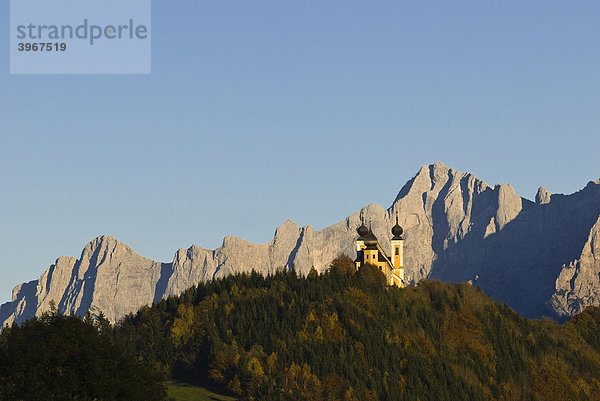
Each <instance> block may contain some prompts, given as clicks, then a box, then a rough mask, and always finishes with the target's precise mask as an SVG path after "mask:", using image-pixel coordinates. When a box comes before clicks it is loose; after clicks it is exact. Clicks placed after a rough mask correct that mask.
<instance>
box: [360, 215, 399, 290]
mask: <svg viewBox="0 0 600 401" xmlns="http://www.w3.org/2000/svg"><path fill="white" fill-rule="evenodd" d="M356 232H357V233H358V238H357V239H356V260H355V261H354V263H355V264H356V268H357V269H360V267H361V266H364V265H366V264H370V265H373V266H376V267H378V268H379V270H381V271H382V272H383V274H385V278H386V281H387V283H388V284H389V285H395V286H398V287H404V286H405V285H406V284H405V281H404V238H403V237H402V233H403V230H402V227H400V225H399V224H398V216H396V225H395V226H394V227H392V238H391V244H392V256H391V257H390V256H388V255H386V253H385V252H384V251H383V249H382V248H381V246H380V245H379V241H378V240H377V237H376V236H375V234H373V231H372V230H371V228H370V227H367V226H365V224H364V222H361V225H360V226H359V227H358V228H357V229H356Z"/></svg>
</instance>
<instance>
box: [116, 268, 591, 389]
mask: <svg viewBox="0 0 600 401" xmlns="http://www.w3.org/2000/svg"><path fill="white" fill-rule="evenodd" d="M117 333H118V335H119V336H122V337H123V338H124V339H126V341H127V342H128V346H130V347H133V348H134V351H135V352H136V353H137V354H139V355H141V356H142V357H143V358H144V359H145V360H147V361H151V362H156V363H160V364H163V365H165V366H167V367H168V368H169V369H171V371H172V372H173V374H174V375H175V376H176V377H180V378H182V377H187V378H196V379H202V378H209V379H210V380H212V381H214V382H217V383H220V384H222V385H223V386H226V387H228V388H229V389H230V390H231V391H232V392H233V393H235V394H237V395H238V396H240V397H241V398H243V399H254V400H280V399H281V400H377V399H379V400H417V399H420V400H458V399H469V400H600V382H599V381H598V379H599V378H600V310H599V309H595V308H588V309H587V310H586V311H585V312H584V313H582V314H580V315H577V316H576V317H574V318H573V319H572V320H571V322H569V323H566V324H564V325H559V324H558V323H556V322H554V321H551V320H527V319H524V318H523V317H521V316H520V315H519V314H517V313H516V312H514V311H513V310H512V309H511V308H509V307H508V306H506V305H504V304H499V303H497V302H494V301H492V300H491V299H490V297H489V296H487V295H485V294H483V293H482V292H481V291H480V290H478V289H476V288H473V287H471V286H470V285H468V284H441V283H439V282H427V281H424V282H421V283H420V284H419V285H418V286H416V287H408V288H404V289H400V288H396V287H391V288H390V287H387V286H385V284H384V281H383V277H382V275H381V273H380V272H379V271H378V270H377V269H375V268H363V269H361V271H359V272H357V273H355V272H354V265H353V263H352V261H351V260H350V259H348V258H338V259H336V260H335V261H334V262H333V263H332V266H331V268H330V269H329V271H327V272H326V273H324V274H321V275H318V274H317V273H316V272H315V271H313V272H311V273H310V274H309V275H308V276H307V277H301V276H298V275H296V274H295V273H294V272H293V271H292V272H282V273H277V274H275V275H271V276H267V277H263V276H262V275H260V274H245V275H236V276H230V277H227V278H224V279H222V280H215V281H212V282H208V283H205V284H200V285H199V286H198V287H196V288H192V289H190V290H188V291H186V292H185V293H184V294H182V295H181V296H180V297H177V298H169V299H167V300H164V301H162V302H160V303H159V304H156V305H154V306H152V307H147V308H143V309H142V310H140V311H139V312H138V313H137V315H136V316H129V317H128V318H126V319H125V320H123V321H121V322H120V323H119V324H118V326H117Z"/></svg>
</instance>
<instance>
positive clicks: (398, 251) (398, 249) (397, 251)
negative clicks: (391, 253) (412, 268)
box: [396, 247, 400, 255]
mask: <svg viewBox="0 0 600 401" xmlns="http://www.w3.org/2000/svg"><path fill="white" fill-rule="evenodd" d="M396 255H400V248H398V247H396Z"/></svg>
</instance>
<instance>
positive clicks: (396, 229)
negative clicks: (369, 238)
mask: <svg viewBox="0 0 600 401" xmlns="http://www.w3.org/2000/svg"><path fill="white" fill-rule="evenodd" d="M403 232H404V230H402V227H400V224H398V215H396V225H394V227H392V234H393V235H394V237H393V238H392V239H402V233H403Z"/></svg>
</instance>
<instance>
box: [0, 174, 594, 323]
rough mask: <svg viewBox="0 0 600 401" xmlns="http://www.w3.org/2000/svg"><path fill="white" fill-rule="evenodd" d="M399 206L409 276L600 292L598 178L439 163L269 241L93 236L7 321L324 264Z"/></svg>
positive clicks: (549, 292) (539, 298)
mask: <svg viewBox="0 0 600 401" xmlns="http://www.w3.org/2000/svg"><path fill="white" fill-rule="evenodd" d="M396 212H398V213H399V216H400V224H401V225H402V226H403V227H404V229H405V237H406V245H405V246H406V259H405V264H406V275H407V278H408V279H409V280H410V281H413V282H415V281H418V280H420V279H422V278H426V277H433V278H439V279H442V280H445V281H470V282H472V283H473V284H474V285H478V286H480V287H481V288H482V289H483V290H484V291H486V292H488V293H490V294H491V295H492V296H493V297H494V298H496V299H498V300H501V301H505V302H507V303H508V304H509V305H511V306H512V307H514V308H515V309H516V310H518V311H519V312H521V313H523V314H525V315H526V316H530V317H538V316H541V315H543V314H546V315H548V314H555V315H557V316H567V315H572V314H574V313H577V312H579V311H581V309H582V307H583V306H585V305H587V304H597V303H598V302H600V282H599V280H598V273H600V262H599V257H598V255H600V244H598V238H599V235H598V231H599V230H600V228H599V227H600V223H598V221H599V216H600V180H599V181H596V182H590V183H589V184H588V185H587V186H586V187H585V188H584V189H583V190H581V191H579V192H577V193H574V194H571V195H560V194H554V195H553V194H550V193H549V192H548V191H547V190H545V189H544V188H540V190H539V191H538V195H537V196H536V202H535V203H534V202H531V201H529V200H527V199H524V198H521V197H520V196H518V195H517V194H515V191H514V189H513V188H512V187H511V186H510V185H508V184H502V185H495V186H494V187H491V186H489V185H487V184H486V183H485V182H483V181H481V180H479V179H477V178H476V177H475V176H474V175H473V174H471V173H462V172H459V171H456V170H453V169H451V168H448V167H447V166H445V165H444V164H443V163H439V162H438V163H435V164H433V165H427V166H423V167H422V168H421V169H420V170H419V172H418V173H417V174H416V175H415V176H414V177H413V178H412V179H411V180H409V181H408V182H407V183H406V184H405V185H404V187H403V188H402V189H401V190H400V192H399V193H398V196H397V197H396V199H395V200H394V202H393V204H392V205H391V206H390V208H388V209H383V208H382V207H381V206H379V205H377V204H371V205H368V206H367V207H365V208H364V209H362V210H360V211H357V212H356V213H354V214H352V215H350V216H348V217H347V218H346V219H345V220H344V221H342V222H339V223H337V224H334V225H332V226H330V227H327V228H325V229H323V230H320V231H315V230H314V229H313V228H312V227H311V226H307V227H299V226H298V225H297V224H296V223H294V222H292V221H289V220H288V221H286V222H285V223H284V224H283V225H281V226H280V227H279V228H277V230H276V232H275V236H274V238H273V240H272V241H271V242H269V243H267V244H253V243H250V242H247V241H244V240H242V239H239V238H236V237H226V238H225V239H224V240H223V245H222V246H221V247H219V248H218V249H216V250H208V249H204V248H201V247H198V246H195V245H193V246H192V247H190V248H189V249H180V250H178V251H177V252H176V253H175V256H174V258H173V261H172V262H171V263H159V262H155V261H152V260H150V259H146V258H144V257H142V256H139V255H137V254H136V253H135V252H134V251H133V250H132V249H131V248H129V247H128V246H126V245H125V244H123V243H121V242H119V241H117V240H116V239H114V238H112V237H108V236H102V237H98V238H96V239H95V240H93V241H92V242H90V243H89V244H88V245H86V247H85V248H84V250H83V252H82V254H81V257H80V258H79V259H75V258H69V257H61V258H59V259H58V260H57V261H56V263H55V264H54V265H52V266H50V268H49V269H48V270H47V271H46V272H44V274H42V276H41V277H40V278H39V279H38V280H36V281H32V282H30V283H26V284H21V285H19V286H17V287H15V289H14V290H13V297H12V301H11V302H9V303H6V304H4V305H2V306H1V307H0V322H4V323H11V322H13V321H17V322H20V321H22V320H24V319H26V318H28V317H31V316H33V315H34V314H39V313H41V312H43V311H46V310H48V308H49V303H50V301H51V300H54V301H55V302H56V303H57V305H58V307H59V310H60V311H61V312H65V313H70V312H74V313H78V314H83V313H85V312H86V311H87V310H88V309H89V310H91V311H92V312H95V313H97V312H99V311H102V312H103V313H104V314H105V315H106V316H107V317H108V318H109V319H110V320H111V321H115V320H117V319H119V318H121V317H123V316H124V315H126V314H127V313H129V312H133V311H135V310H137V309H138V308H139V307H140V306H142V305H145V304H150V303H152V302H155V301H157V300H159V299H161V298H162V297H164V296H168V295H176V294H179V293H181V292H182V291H183V290H185V289H186V288H188V287H190V286H192V285H195V284H197V283H199V282H201V281H204V280H207V279H211V278H213V277H222V276H225V275H227V274H231V273H235V272H247V271H250V270H253V269H254V270H257V271H260V272H262V273H269V272H273V271H275V270H276V269H278V268H290V267H291V266H295V268H296V269H297V270H298V271H299V272H301V273H307V272H308V271H309V270H310V269H311V268H312V267H314V268H315V269H317V271H322V270H323V269H325V268H327V266H328V264H329V262H330V261H331V260H332V259H334V258H335V257H336V256H338V255H339V254H340V253H346V254H349V255H353V254H354V247H353V240H354V238H355V231H354V230H355V227H356V226H357V225H358V224H359V220H360V215H361V213H362V214H364V216H366V217H367V218H368V219H370V220H371V221H372V224H373V230H374V232H375V234H376V235H377V237H378V238H380V240H381V242H382V245H383V247H384V249H385V250H386V251H389V243H388V242H387V241H385V239H387V238H388V237H389V232H390V229H391V226H392V225H393V224H394V216H395V214H396Z"/></svg>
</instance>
